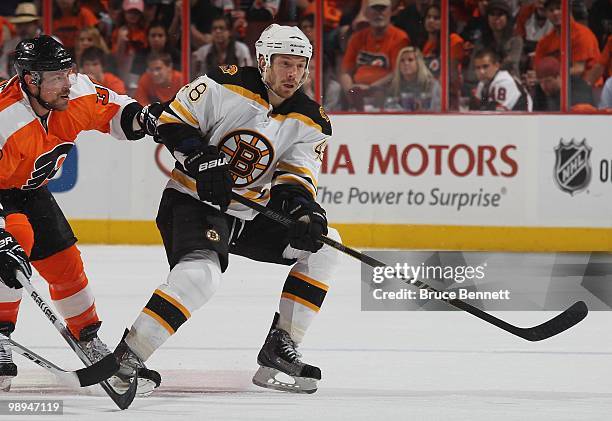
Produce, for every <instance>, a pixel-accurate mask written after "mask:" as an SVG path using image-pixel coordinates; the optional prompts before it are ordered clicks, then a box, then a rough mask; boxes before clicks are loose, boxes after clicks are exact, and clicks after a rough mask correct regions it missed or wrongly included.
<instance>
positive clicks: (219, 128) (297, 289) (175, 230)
mask: <svg viewBox="0 0 612 421" xmlns="http://www.w3.org/2000/svg"><path fill="white" fill-rule="evenodd" d="M256 54H257V64H258V69H257V68H254V67H242V68H239V67H237V66H223V67H221V68H219V69H217V70H215V71H212V72H210V73H209V74H207V75H205V76H202V77H199V78H197V79H195V80H194V81H193V82H191V83H190V84H189V85H187V86H185V87H183V88H182V89H181V90H180V91H179V92H178V93H177V95H176V97H175V99H174V100H173V101H172V102H171V103H169V105H168V106H167V107H166V109H165V111H164V113H163V114H162V115H161V117H160V119H159V122H158V127H157V128H158V133H159V135H160V137H161V141H162V142H163V143H164V144H165V146H166V147H167V148H168V149H169V151H170V152H171V153H172V155H173V156H174V158H175V159H176V164H175V168H174V170H173V171H172V178H171V180H169V182H168V184H167V186H166V189H165V190H164V193H163V197H162V199H161V203H160V206H159V211H158V215H157V219H156V222H157V226H158V228H159V231H160V233H161V236H162V239H163V242H164V247H165V250H166V254H167V257H168V261H169V264H170V269H171V270H170V274H169V275H168V278H167V280H166V282H165V283H163V284H162V285H160V286H159V287H158V288H157V289H156V290H155V292H154V293H153V295H152V296H151V299H150V300H149V302H148V303H147V304H146V306H145V308H144V309H143V310H142V312H141V313H140V314H139V316H138V318H137V319H136V321H135V322H134V324H133V325H132V327H131V329H130V330H129V332H128V333H127V334H126V335H125V336H124V339H123V340H122V341H121V342H120V344H119V346H118V347H117V350H116V354H117V355H118V357H119V358H120V363H121V366H122V368H121V370H120V374H121V373H123V374H130V373H131V372H132V370H134V368H135V367H138V366H140V364H142V362H144V361H146V360H147V359H148V358H149V357H150V356H151V355H152V354H153V352H154V351H155V350H156V349H157V348H159V347H160V346H161V345H162V344H163V343H164V342H165V341H166V340H167V339H168V338H169V337H170V336H171V335H173V334H174V333H175V332H176V331H177V329H178V328H179V327H180V326H181V325H182V324H183V323H185V322H186V321H187V319H189V317H190V316H191V314H192V313H193V312H194V311H196V310H197V309H198V308H200V307H202V306H203V305H204V304H205V303H206V302H207V301H208V300H209V299H210V298H211V297H212V296H213V294H214V293H215V291H216V290H217V287H218V286H219V283H220V281H221V274H222V273H223V272H224V271H225V269H226V268H227V266H228V253H232V254H238V255H242V256H245V257H248V258H250V259H253V260H257V261H263V262H271V263H279V264H284V265H289V266H290V267H291V269H290V271H289V273H288V275H287V278H286V280H285V282H284V286H283V289H282V293H281V297H280V304H279V309H278V312H277V313H276V314H275V317H274V321H273V323H272V327H271V329H270V331H269V333H268V335H267V337H266V339H265V343H264V345H263V347H262V349H261V351H260V352H259V355H258V357H257V361H258V363H259V365H260V368H259V370H258V371H257V373H256V374H255V376H254V377H253V382H254V383H255V384H256V385H259V386H262V387H267V388H272V389H277V390H283V391H289V392H296V393H313V392H315V391H316V390H317V383H318V381H319V380H320V379H321V371H320V369H319V368H318V367H315V366H313V365H309V364H306V363H304V362H302V361H301V359H300V358H301V355H300V354H299V353H298V351H297V349H296V348H297V346H298V344H299V343H300V342H301V341H302V339H303V337H304V334H305V332H306V330H307V329H308V327H309V325H310V324H311V322H312V321H313V319H314V317H315V316H316V314H317V313H318V312H319V309H320V307H321V305H322V303H323V300H324V298H325V295H326V293H327V290H328V285H329V283H330V282H331V280H332V276H333V270H334V267H335V265H336V262H337V258H338V256H337V252H336V251H335V250H334V249H332V248H330V247H328V246H327V245H322V243H321V242H320V241H318V238H320V235H321V234H327V235H328V236H329V237H331V238H333V239H335V240H337V241H339V235H338V233H337V231H335V230H334V229H333V228H329V229H328V227H327V219H326V215H325V211H324V210H323V209H322V208H321V206H319V204H318V203H317V202H316V193H317V179H318V175H319V169H320V165H321V162H322V154H323V151H324V150H325V146H326V143H327V141H328V139H329V137H330V135H331V125H330V122H329V118H328V117H327V115H326V114H325V111H324V110H323V107H321V106H320V105H319V104H317V103H316V102H314V101H312V100H311V99H309V98H308V97H307V96H306V95H305V94H304V93H303V92H302V91H301V90H299V88H300V86H301V85H302V84H303V83H304V81H305V80H306V78H307V76H308V62H309V60H310V59H311V57H312V46H311V45H310V42H309V41H308V39H307V38H306V36H305V35H304V34H303V33H302V32H301V31H300V30H299V29H298V28H296V27H290V26H279V25H276V24H273V25H271V26H269V27H268V28H267V29H266V30H265V31H263V33H262V34H261V37H260V39H259V40H258V41H257V43H256ZM232 190H233V191H234V192H237V193H239V194H241V195H243V196H244V197H247V198H250V199H252V200H254V201H256V202H258V203H261V204H267V206H269V207H271V208H274V209H276V210H278V211H282V212H284V213H285V214H287V215H289V216H291V217H293V218H294V219H295V220H296V221H298V222H299V223H297V224H295V226H294V227H293V228H290V229H288V228H286V227H284V226H282V225H280V224H278V223H276V222H273V221H270V220H268V219H266V218H264V217H263V216H262V215H257V214H256V213H255V212H254V211H252V210H251V209H249V208H247V207H245V206H243V205H241V204H239V203H237V202H235V201H232V200H231V194H232ZM245 317H248V315H245ZM234 328H238V326H234ZM279 373H285V374H287V375H289V376H291V377H292V378H293V381H292V382H284V381H282V380H279V379H277V378H275V377H276V375H277V374H279Z"/></svg>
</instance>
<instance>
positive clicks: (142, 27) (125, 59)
mask: <svg viewBox="0 0 612 421" xmlns="http://www.w3.org/2000/svg"><path fill="white" fill-rule="evenodd" d="M122 7H123V10H122V12H121V14H120V15H119V18H118V19H117V27H116V28H115V29H114V30H113V35H112V40H111V44H112V53H113V55H114V56H115V60H116V61H117V63H118V67H119V69H118V70H119V76H120V77H121V78H122V79H124V80H127V79H128V74H129V72H130V69H131V67H132V63H133V61H134V57H135V56H136V55H138V54H142V53H143V52H144V51H145V49H146V48H147V44H148V43H147V24H146V21H145V15H144V1H143V0H123V6H122Z"/></svg>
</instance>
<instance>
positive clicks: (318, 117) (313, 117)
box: [274, 90, 332, 136]
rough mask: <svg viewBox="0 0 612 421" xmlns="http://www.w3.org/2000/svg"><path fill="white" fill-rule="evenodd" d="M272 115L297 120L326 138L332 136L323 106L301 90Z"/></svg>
mask: <svg viewBox="0 0 612 421" xmlns="http://www.w3.org/2000/svg"><path fill="white" fill-rule="evenodd" d="M274 113H275V114H276V115H284V116H287V117H292V118H297V119H298V120H301V121H302V122H304V123H305V124H307V125H309V126H311V127H313V128H315V129H317V130H319V131H320V132H321V133H323V134H325V135H327V136H331V134H332V127H331V122H330V120H329V117H328V116H327V113H326V112H325V109H324V108H323V106H322V105H320V104H319V103H318V102H316V101H314V100H312V99H311V98H310V97H309V96H308V95H306V94H305V93H304V92H303V91H302V90H299V91H297V92H296V93H295V94H294V95H293V97H291V99H289V100H287V101H285V103H283V104H282V105H281V106H280V107H278V108H276V109H275V110H274Z"/></svg>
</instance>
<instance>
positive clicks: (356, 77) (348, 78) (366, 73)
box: [340, 0, 410, 95]
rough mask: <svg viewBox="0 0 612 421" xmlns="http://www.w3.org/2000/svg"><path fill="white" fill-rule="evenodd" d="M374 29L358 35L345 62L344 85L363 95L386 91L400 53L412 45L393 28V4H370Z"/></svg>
mask: <svg viewBox="0 0 612 421" xmlns="http://www.w3.org/2000/svg"><path fill="white" fill-rule="evenodd" d="M367 1H368V8H367V10H366V16H367V18H368V21H369V24H370V26H369V27H368V28H365V29H362V30H360V31H358V32H355V33H354V34H353V35H352V36H351V38H350V40H349V44H348V47H347V50H346V53H345V55H344V58H343V60H342V73H341V75H340V84H341V85H342V89H343V90H344V92H347V93H348V92H349V91H351V94H352V95H353V94H357V95H359V94H360V92H359V91H366V95H367V92H368V91H369V90H371V89H373V88H384V86H385V85H386V84H387V83H388V82H389V81H390V80H391V78H392V77H393V69H394V68H395V61H396V60H397V53H398V52H399V50H401V49H402V48H403V47H405V46H407V45H409V44H410V40H409V39H408V35H406V33H405V32H404V31H402V30H401V29H399V28H396V27H395V26H393V25H392V24H391V0H367Z"/></svg>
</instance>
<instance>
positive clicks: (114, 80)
mask: <svg viewBox="0 0 612 421" xmlns="http://www.w3.org/2000/svg"><path fill="white" fill-rule="evenodd" d="M105 64H106V54H105V53H104V51H103V50H102V49H101V48H98V47H88V48H86V49H85V51H83V53H82V54H81V59H80V61H79V71H80V72H81V73H84V74H86V75H87V76H89V78H90V79H91V80H92V81H94V82H97V83H99V84H101V85H102V86H106V87H107V88H110V89H112V90H113V91H115V92H117V93H118V94H123V95H125V94H126V89H125V84H124V83H123V81H122V80H121V79H119V78H118V77H117V76H115V75H114V74H112V73H110V72H107V71H105Z"/></svg>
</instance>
